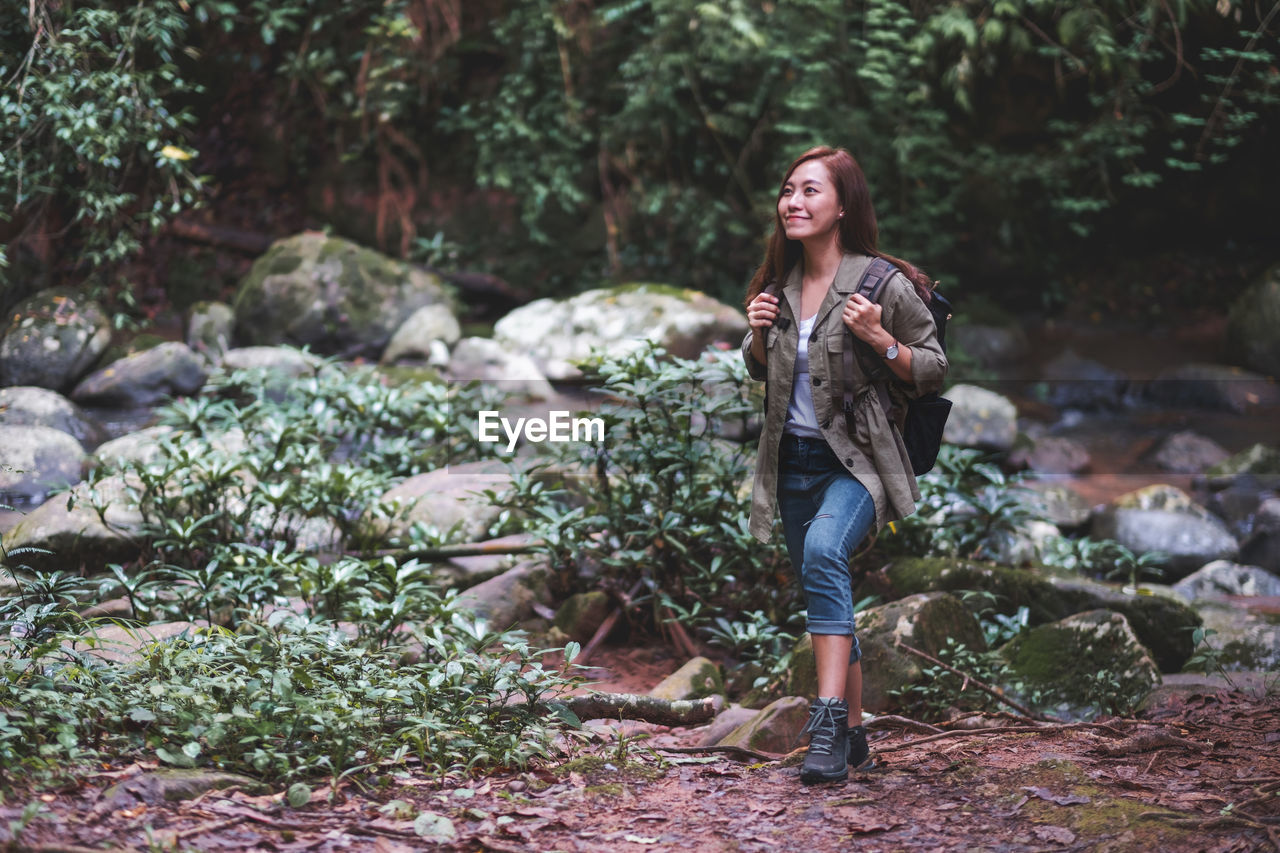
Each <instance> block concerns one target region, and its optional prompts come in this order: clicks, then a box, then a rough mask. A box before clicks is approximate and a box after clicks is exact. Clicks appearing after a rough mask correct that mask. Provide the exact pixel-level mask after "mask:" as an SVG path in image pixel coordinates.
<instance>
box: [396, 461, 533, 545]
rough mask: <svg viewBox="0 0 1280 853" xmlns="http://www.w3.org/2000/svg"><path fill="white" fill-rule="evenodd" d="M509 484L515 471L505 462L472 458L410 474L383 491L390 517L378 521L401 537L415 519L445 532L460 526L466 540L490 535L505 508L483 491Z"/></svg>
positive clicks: (461, 533) (472, 540)
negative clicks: (493, 501) (422, 472)
mask: <svg viewBox="0 0 1280 853" xmlns="http://www.w3.org/2000/svg"><path fill="white" fill-rule="evenodd" d="M510 484H511V474H510V472H509V471H508V470H507V467H506V466H505V465H504V464H502V463H501V462H497V461H491V462H468V463H465V464H462V465H450V466H448V467H446V468H438V469H436V470H435V471H428V472H427V473H425V474H418V475H416V476H414V477H410V478H409V479H407V480H405V481H404V482H402V483H400V484H399V485H397V486H395V487H393V488H391V489H390V490H388V491H387V492H386V494H384V495H383V496H382V498H381V500H380V504H382V505H383V506H384V507H387V508H388V511H389V513H390V514H391V515H392V518H391V519H389V520H384V521H378V522H374V523H375V524H376V525H377V526H379V527H381V529H382V532H383V535H384V536H386V537H388V538H402V537H406V536H407V535H408V533H409V528H410V527H412V526H413V524H414V523H415V522H420V523H422V524H424V525H426V526H428V527H434V528H436V529H438V530H440V531H442V532H445V531H449V530H451V529H453V528H454V527H457V528H458V529H459V531H460V532H459V534H458V535H459V536H460V537H462V541H465V542H476V541H479V540H481V539H484V538H486V537H487V534H488V530H489V526H490V525H491V524H493V522H495V521H497V519H498V516H499V515H500V514H501V513H502V511H503V510H502V507H499V506H494V505H491V504H489V502H488V501H487V500H486V499H485V497H484V496H483V495H482V494H480V493H481V492H483V491H485V490H486V489H493V490H494V491H497V492H501V491H502V490H503V489H506V488H508V487H509V486H510Z"/></svg>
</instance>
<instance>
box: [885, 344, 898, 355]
mask: <svg viewBox="0 0 1280 853" xmlns="http://www.w3.org/2000/svg"><path fill="white" fill-rule="evenodd" d="M884 357H885V358H897V357H898V345H897V344H892V345H891V346H890V347H889V348H888V349H887V350H885V351H884Z"/></svg>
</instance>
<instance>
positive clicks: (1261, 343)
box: [1225, 264, 1280, 377]
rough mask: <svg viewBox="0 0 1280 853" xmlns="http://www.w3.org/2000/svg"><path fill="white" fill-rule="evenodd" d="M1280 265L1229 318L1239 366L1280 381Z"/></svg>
mask: <svg viewBox="0 0 1280 853" xmlns="http://www.w3.org/2000/svg"><path fill="white" fill-rule="evenodd" d="M1277 327H1280V264H1276V265H1274V266H1272V267H1270V268H1269V269H1268V270H1267V271H1266V272H1264V273H1263V274H1262V276H1261V277H1260V278H1259V280H1258V281H1256V282H1255V283H1254V284H1253V286H1252V287H1250V288H1249V289H1248V290H1246V291H1245V292H1244V293H1242V294H1241V295H1240V296H1239V298H1237V299H1236V301H1235V302H1234V303H1232V305H1231V309H1230V311H1229V312H1228V314H1227V333H1226V335H1225V340H1226V341H1227V343H1228V350H1229V353H1228V354H1229V355H1230V356H1231V357H1232V358H1233V359H1235V360H1236V361H1238V362H1239V363H1241V364H1243V365H1245V366H1247V367H1250V368H1252V369H1253V370H1257V371H1259V372H1261V373H1265V374H1267V375H1268V376H1275V377H1280V337H1277V336H1276V328H1277Z"/></svg>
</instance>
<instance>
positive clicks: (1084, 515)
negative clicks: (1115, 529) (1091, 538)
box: [1029, 481, 1093, 530]
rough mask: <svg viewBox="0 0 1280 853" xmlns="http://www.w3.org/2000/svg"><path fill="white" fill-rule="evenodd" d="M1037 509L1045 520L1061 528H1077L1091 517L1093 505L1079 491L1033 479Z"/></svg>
mask: <svg viewBox="0 0 1280 853" xmlns="http://www.w3.org/2000/svg"><path fill="white" fill-rule="evenodd" d="M1029 485H1030V487H1031V488H1033V489H1035V490H1036V493H1037V494H1036V498H1037V501H1038V503H1039V509H1040V511H1041V512H1042V513H1043V514H1044V517H1045V520H1046V521H1049V522H1050V523H1052V524H1054V525H1056V526H1057V527H1058V528H1059V529H1061V530H1079V529H1080V528H1082V527H1084V526H1085V525H1086V524H1088V523H1089V521H1090V520H1091V519H1092V518H1093V507H1092V506H1090V505H1089V502H1088V501H1086V500H1085V499H1084V498H1083V497H1082V496H1081V495H1080V493H1079V492H1077V491H1076V490H1075V489H1072V488H1069V487H1067V486H1059V485H1053V484H1051V483H1047V482H1044V481H1039V482H1036V481H1033V482H1031V483H1030V484H1029Z"/></svg>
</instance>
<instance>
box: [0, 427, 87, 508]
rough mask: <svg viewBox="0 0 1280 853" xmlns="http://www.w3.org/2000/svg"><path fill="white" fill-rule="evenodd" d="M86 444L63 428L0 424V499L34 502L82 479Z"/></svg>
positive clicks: (4, 501)
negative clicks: (84, 445) (62, 429)
mask: <svg viewBox="0 0 1280 853" xmlns="http://www.w3.org/2000/svg"><path fill="white" fill-rule="evenodd" d="M83 464H84V448H82V447H81V446H80V442H78V441H76V440H75V439H74V438H72V437H71V436H69V435H67V434H66V433H65V432H62V431H61V430H56V429H52V428H51V427H42V426H0V503H15V504H34V503H39V502H40V501H42V500H44V499H45V498H46V497H47V496H48V495H49V493H50V492H52V491H55V490H56V489H61V488H65V487H67V486H71V485H74V484H75V483H78V482H80V473H81V468H82V466H83Z"/></svg>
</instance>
